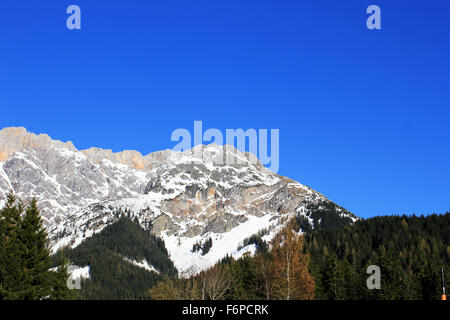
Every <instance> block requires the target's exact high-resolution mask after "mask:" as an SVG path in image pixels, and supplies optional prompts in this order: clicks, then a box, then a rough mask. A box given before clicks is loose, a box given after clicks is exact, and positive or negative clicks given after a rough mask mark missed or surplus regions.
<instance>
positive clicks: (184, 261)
mask: <svg viewBox="0 0 450 320" xmlns="http://www.w3.org/2000/svg"><path fill="white" fill-rule="evenodd" d="M8 190H13V191H14V192H15V193H16V195H18V196H19V197H21V198H22V199H25V200H29V199H30V198H31V197H36V198H37V199H38V205H39V206H40V208H41V213H42V215H43V216H44V219H45V225H46V227H47V229H48V232H49V235H50V238H51V247H52V249H53V250H56V249H57V248H59V247H61V246H77V245H78V244H80V243H81V242H82V241H83V240H84V239H85V238H87V237H89V236H91V235H92V234H94V233H95V232H98V231H100V230H102V229H103V228H104V227H105V226H107V225H108V224H110V223H113V222H115V221H117V219H118V218H119V217H120V215H128V216H130V217H132V218H133V219H137V220H138V221H139V223H140V224H141V225H142V226H144V227H145V228H150V229H151V230H152V231H153V232H154V233H155V234H157V235H158V236H160V237H162V238H163V239H164V241H165V244H166V247H167V248H168V250H169V253H170V256H171V259H172V260H173V261H174V263H175V266H176V267H177V268H178V270H179V271H180V273H181V274H186V275H187V274H192V273H196V272H198V271H200V270H202V269H204V268H207V267H209V266H211V265H212V264H214V263H215V262H217V261H218V260H219V259H221V258H222V257H224V256H225V255H226V254H233V255H237V256H239V255H240V254H242V252H241V251H242V250H250V251H251V250H252V248H244V249H242V250H240V251H239V250H237V247H238V246H239V245H240V244H241V243H242V241H243V239H245V238H246V237H249V236H250V235H252V234H255V233H258V232H260V233H261V231H262V230H264V232H263V233H261V234H262V235H263V237H264V238H265V239H266V240H270V239H271V237H273V235H274V234H275V233H276V232H277V231H278V230H279V229H280V228H281V227H282V226H283V224H284V223H285V222H286V221H287V220H288V219H290V218H291V217H294V216H297V215H304V216H305V217H306V218H308V217H309V214H310V212H309V211H308V210H309V209H308V208H309V205H311V204H316V205H320V203H324V202H327V203H329V200H327V199H326V198H325V197H324V196H323V195H321V194H320V193H318V192H316V191H314V190H312V189H311V188H309V187H307V186H304V185H302V184H300V183H298V182H296V181H293V180H291V179H288V178H285V177H281V176H278V175H276V174H274V173H272V172H271V171H269V170H268V169H267V168H265V167H264V166H262V165H261V164H260V163H259V162H257V161H254V159H250V155H249V154H247V153H242V152H239V151H238V150H236V149H234V148H233V147H230V146H226V147H223V146H218V145H214V144H211V145H207V146H197V147H195V148H193V149H192V150H189V151H185V152H174V151H172V150H165V151H159V152H155V153H151V154H149V155H146V156H142V155H141V154H140V153H139V152H137V151H123V152H119V153H113V152H112V151H111V150H103V149H99V148H91V149H88V150H82V151H78V150H77V149H76V148H75V147H74V146H73V144H72V143H71V142H67V143H63V142H60V141H54V140H51V139H50V138H49V137H48V136H47V135H35V134H33V133H28V132H27V131H26V130H25V129H23V128H6V129H3V130H1V131H0V202H2V201H4V199H5V195H6V193H7V191H8ZM336 208H337V209H336V210H338V212H339V213H340V214H341V215H342V217H343V218H349V219H352V220H354V219H356V218H355V217H354V216H353V215H352V214H351V213H349V212H348V211H345V210H344V209H341V208H340V207H337V206H336ZM311 223H313V222H312V220H311ZM209 238H211V239H212V243H213V245H212V247H211V249H210V250H209V252H208V253H207V254H205V255H203V254H202V253H200V252H192V247H193V245H194V244H196V243H200V244H201V243H203V242H205V241H206V240H207V239H209Z"/></svg>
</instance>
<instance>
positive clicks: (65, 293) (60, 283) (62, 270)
mask: <svg viewBox="0 0 450 320" xmlns="http://www.w3.org/2000/svg"><path fill="white" fill-rule="evenodd" d="M59 254H60V265H59V267H58V270H57V271H56V272H54V273H53V280H52V283H53V290H52V294H51V297H50V299H51V300H72V299H75V293H74V290H70V289H69V288H68V286H67V279H68V278H69V273H68V271H67V267H68V265H69V260H68V259H67V258H65V257H64V251H63V250H61V251H60V253H59Z"/></svg>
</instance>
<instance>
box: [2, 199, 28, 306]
mask: <svg viewBox="0 0 450 320" xmlns="http://www.w3.org/2000/svg"><path fill="white" fill-rule="evenodd" d="M16 202H17V201H16V197H15V196H14V195H13V194H12V193H9V194H8V195H7V199H6V205H5V206H4V208H3V209H2V210H0V221H1V224H0V299H6V300H15V299H21V296H20V292H21V291H22V290H23V289H24V287H25V283H24V282H25V281H24V272H23V271H24V270H23V268H22V260H21V259H22V257H21V254H22V252H23V245H22V243H21V242H20V238H19V237H20V226H21V223H22V218H21V216H20V214H21V212H22V210H23V206H22V204H21V203H20V202H19V203H18V204H16Z"/></svg>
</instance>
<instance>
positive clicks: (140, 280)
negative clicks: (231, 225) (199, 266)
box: [53, 217, 177, 299]
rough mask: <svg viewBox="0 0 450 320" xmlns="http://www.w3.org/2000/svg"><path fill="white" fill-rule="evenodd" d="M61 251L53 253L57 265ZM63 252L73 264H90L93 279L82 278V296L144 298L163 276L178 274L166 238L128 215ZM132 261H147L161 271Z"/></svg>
mask: <svg viewBox="0 0 450 320" xmlns="http://www.w3.org/2000/svg"><path fill="white" fill-rule="evenodd" d="M60 254H61V253H58V254H55V255H54V256H53V262H54V264H55V265H57V264H58V259H59V256H60ZM63 255H64V256H65V257H67V258H69V260H70V262H71V264H74V265H77V266H81V267H82V266H89V267H90V279H89V280H83V281H82V284H81V288H82V289H81V291H80V292H79V293H78V294H79V297H80V298H81V299H142V298H144V297H145V296H146V294H145V293H146V290H147V289H148V288H149V287H151V286H152V285H153V284H154V283H156V281H158V280H160V279H161V278H162V275H167V276H171V277H175V276H176V275H177V271H176V269H175V267H174V266H173V263H172V262H171V261H170V259H169V258H168V253H167V250H166V248H165V246H164V243H163V241H162V240H161V239H159V238H157V237H155V236H154V235H152V234H150V232H148V231H144V230H143V229H142V228H141V227H140V226H139V225H138V224H137V223H135V222H133V221H131V220H130V219H129V218H128V217H122V218H120V219H119V221H118V222H116V223H114V224H112V225H110V226H108V227H106V228H105V229H103V230H102V231H101V232H100V233H98V234H96V235H94V236H92V237H91V238H88V239H87V240H85V241H83V242H82V243H81V244H80V245H79V246H77V247H76V248H74V249H66V250H64V252H63ZM130 261H134V262H142V261H146V262H147V263H148V265H149V266H152V267H153V268H154V269H156V270H157V272H159V274H158V273H157V272H154V271H149V270H147V269H145V268H142V267H138V266H136V265H134V264H133V263H131V262H130Z"/></svg>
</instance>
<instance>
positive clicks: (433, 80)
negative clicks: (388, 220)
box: [0, 0, 450, 217]
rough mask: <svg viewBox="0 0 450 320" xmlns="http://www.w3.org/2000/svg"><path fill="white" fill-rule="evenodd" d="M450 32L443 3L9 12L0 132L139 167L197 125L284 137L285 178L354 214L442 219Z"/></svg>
mask: <svg viewBox="0 0 450 320" xmlns="http://www.w3.org/2000/svg"><path fill="white" fill-rule="evenodd" d="M70 4H76V5H78V6H80V8H81V12H82V29H81V30H68V29H67V28H66V18H67V17H68V15H67V14H66V8H67V6H69V5H70ZM371 4H377V5H379V6H380V8H381V19H382V22H381V24H382V29H381V30H368V29H367V28H366V22H365V21H366V19H367V17H368V15H367V14H366V13H365V11H366V8H367V7H368V6H369V5H371ZM449 19H450V2H448V1H444V0H442V1H438V0H435V1H424V0H423V1H417V0H408V1H402V0H398V1H364V0H355V1H350V0H342V1H331V0H330V1H323V0H314V1H312V0H305V1H293V0H291V1H281V0H280V1H274V0H271V1H268V0H259V1H253V0H227V1H223V0H216V1H206V0H196V1H187V0H185V1H177V0H172V1H168V0H164V1H163V0H152V1H136V0H134V1H133V0H131V1H130V0H127V1H125V0H120V1H119V0H118V1H101V0H95V1H93V0H90V1H84V0H72V1H62V0H54V1H30V0H27V1H25V0H2V2H1V4H0V49H1V50H0V112H1V113H0V128H2V127H8V126H24V127H26V128H27V129H28V130H29V131H32V132H36V133H48V134H49V135H50V136H51V137H52V138H54V139H59V140H64V141H66V140H71V141H73V143H74V144H75V146H76V147H77V148H79V149H83V148H88V147H91V146H98V147H102V148H110V149H113V150H114V151H120V150H123V149H135V150H138V151H140V152H142V153H143V154H147V153H149V152H152V151H156V150H160V149H166V148H172V147H173V146H174V145H175V143H174V142H171V141H170V135H171V133H172V131H173V130H174V129H176V128H186V129H189V130H193V121H194V120H202V121H203V126H204V128H205V129H208V128H218V129H220V130H223V131H225V129H226V128H243V129H248V128H255V129H259V128H266V129H279V130H280V170H279V174H281V175H285V176H288V177H290V178H293V179H295V180H298V181H300V182H302V183H304V184H306V185H309V186H311V187H312V188H314V189H316V190H318V191H319V192H321V193H323V194H324V195H325V196H327V197H328V198H330V199H331V200H333V201H335V202H337V203H338V204H340V205H342V206H343V207H345V208H347V209H349V210H351V211H352V212H354V213H355V214H357V215H359V216H361V217H370V216H374V215H379V214H402V213H407V214H411V213H418V214H422V213H424V214H426V213H432V212H438V213H442V212H445V211H447V210H450V168H449V159H450V148H449V147H450V129H449V120H450V111H449V109H450V41H449V40H450V20H449Z"/></svg>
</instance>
